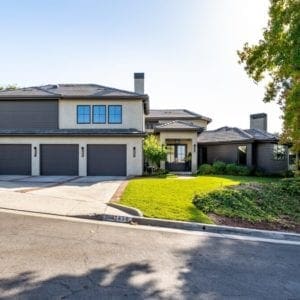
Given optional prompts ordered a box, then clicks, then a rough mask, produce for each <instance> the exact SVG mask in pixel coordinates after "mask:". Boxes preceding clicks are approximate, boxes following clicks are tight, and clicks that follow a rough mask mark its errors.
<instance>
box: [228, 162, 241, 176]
mask: <svg viewBox="0 0 300 300" xmlns="http://www.w3.org/2000/svg"><path fill="white" fill-rule="evenodd" d="M225 174H227V175H238V165H236V164H228V165H226V168H225Z"/></svg>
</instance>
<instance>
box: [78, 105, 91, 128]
mask: <svg viewBox="0 0 300 300" xmlns="http://www.w3.org/2000/svg"><path fill="white" fill-rule="evenodd" d="M77 123H78V124H90V123H91V107H90V105H78V106H77Z"/></svg>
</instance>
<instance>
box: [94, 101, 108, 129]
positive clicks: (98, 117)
mask: <svg viewBox="0 0 300 300" xmlns="http://www.w3.org/2000/svg"><path fill="white" fill-rule="evenodd" d="M93 123H94V124H105V123H106V106H105V105H94V106H93Z"/></svg>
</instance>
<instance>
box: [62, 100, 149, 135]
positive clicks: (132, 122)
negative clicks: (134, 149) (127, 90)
mask: <svg viewBox="0 0 300 300" xmlns="http://www.w3.org/2000/svg"><path fill="white" fill-rule="evenodd" d="M77 105H91V107H92V106H93V105H106V106H107V109H106V111H107V110H108V105H121V106H122V123H121V124H109V123H108V120H106V121H107V122H106V124H93V123H92V122H91V123H90V124H77ZM58 111H59V117H58V126H59V128H60V129H120V128H121V129H128V128H134V129H137V130H140V131H145V119H144V104H143V101H142V100H109V101H108V100H90V99H82V100H80V99H76V100H69V99H68V100H59V103H58ZM106 114H107V112H106Z"/></svg>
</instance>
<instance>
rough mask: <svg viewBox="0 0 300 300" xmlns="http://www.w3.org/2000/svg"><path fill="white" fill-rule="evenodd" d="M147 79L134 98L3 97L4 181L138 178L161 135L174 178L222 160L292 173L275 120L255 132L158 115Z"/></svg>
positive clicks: (259, 123) (258, 121) (58, 88)
mask: <svg viewBox="0 0 300 300" xmlns="http://www.w3.org/2000/svg"><path fill="white" fill-rule="evenodd" d="M149 107H150V106H149V97H148V95H146V94H144V74H143V73H135V74H134V92H129V91H124V90H119V89H115V88H110V87H105V86H101V85H96V84H57V85H55V84H54V85H51V84H49V85H44V86H38V87H29V88H20V89H16V90H4V91H0V174H5V175H9V174H13V175H34V176H37V175H72V176H74V175H75V176H76V175H78V176H138V175H142V173H143V171H144V159H143V139H144V138H145V136H146V135H147V134H149V133H153V134H155V135H157V137H158V138H159V140H160V143H161V145H162V146H164V147H167V150H168V156H167V161H166V162H162V165H161V167H162V168H166V169H168V170H170V171H177V172H180V171H185V172H192V173H195V172H196V171H197V168H198V166H199V165H200V164H203V163H212V162H214V161H216V160H222V161H225V162H232V163H239V164H244V165H248V166H254V167H257V168H260V169H262V170H264V171H266V172H269V173H278V172H281V171H284V170H286V169H287V164H288V163H287V150H286V147H284V146H281V145H278V138H277V137H276V136H275V135H272V134H270V133H268V132H267V127H266V126H267V116H266V115H265V114H256V115H252V116H251V122H250V123H251V124H250V129H248V130H242V129H239V128H230V127H223V128H220V129H217V130H207V125H208V124H209V123H210V122H211V121H212V120H211V119H210V118H208V117H205V116H202V115H200V114H197V113H194V112H191V111H189V110H186V109H175V110H174V109H165V110H150V108H149Z"/></svg>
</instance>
